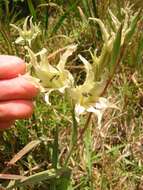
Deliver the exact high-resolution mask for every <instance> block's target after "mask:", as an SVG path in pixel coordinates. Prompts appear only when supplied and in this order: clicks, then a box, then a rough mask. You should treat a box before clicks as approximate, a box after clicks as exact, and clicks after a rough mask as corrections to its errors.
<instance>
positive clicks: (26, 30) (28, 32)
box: [10, 16, 41, 46]
mask: <svg viewBox="0 0 143 190" xmlns="http://www.w3.org/2000/svg"><path fill="white" fill-rule="evenodd" d="M28 21H29V22H28ZM28 23H29V25H28ZM10 25H11V26H12V27H14V28H15V29H16V30H17V31H18V32H19V37H18V38H17V39H16V41H15V43H16V44H25V42H28V44H29V46H31V42H32V40H34V39H35V38H36V37H37V36H38V35H39V34H40V33H41V31H40V29H39V25H40V23H39V24H38V25H37V24H33V22H32V17H31V18H29V16H28V17H26V19H25V21H24V24H23V27H22V28H20V27H18V26H16V25H15V24H10Z"/></svg>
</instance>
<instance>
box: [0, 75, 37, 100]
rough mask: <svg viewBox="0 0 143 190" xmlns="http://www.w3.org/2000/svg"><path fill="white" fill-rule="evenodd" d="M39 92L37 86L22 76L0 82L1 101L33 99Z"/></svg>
mask: <svg viewBox="0 0 143 190" xmlns="http://www.w3.org/2000/svg"><path fill="white" fill-rule="evenodd" d="M38 91H39V90H38V88H37V87H36V86H34V85H33V84H32V83H30V82H29V81H28V80H26V79H25V78H24V77H22V76H19V77H16V78H13V79H8V80H0V101H2V100H12V99H32V98H33V97H35V96H36V95H37V94H38Z"/></svg>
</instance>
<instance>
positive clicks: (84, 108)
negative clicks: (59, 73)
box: [69, 55, 115, 126]
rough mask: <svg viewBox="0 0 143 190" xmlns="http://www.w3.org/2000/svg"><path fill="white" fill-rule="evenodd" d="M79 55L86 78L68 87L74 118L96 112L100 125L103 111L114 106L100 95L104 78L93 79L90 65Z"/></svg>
mask: <svg viewBox="0 0 143 190" xmlns="http://www.w3.org/2000/svg"><path fill="white" fill-rule="evenodd" d="M79 57H80V59H81V61H82V62H83V64H84V66H85V69H86V79H85V82H84V83H83V84H82V85H79V86H76V87H74V88H71V89H69V91H70V96H71V98H72V100H73V102H74V104H75V116H76V120H77V121H79V116H80V115H81V114H84V113H85V112H93V113H94V114H96V116H97V118H98V125H99V126H100V125H101V119H102V116H103V113H104V111H105V110H106V109H107V108H109V107H115V106H114V105H112V104H110V103H109V101H108V100H107V99H106V98H103V97H100V96H101V93H102V92H103V90H104V88H105V85H106V80H105V79H103V80H101V81H99V82H97V81H95V80H94V72H93V69H92V65H91V64H90V63H89V62H88V61H87V60H86V59H85V58H83V57H82V56H81V55H79Z"/></svg>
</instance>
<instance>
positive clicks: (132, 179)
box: [0, 0, 143, 190]
mask: <svg viewBox="0 0 143 190" xmlns="http://www.w3.org/2000/svg"><path fill="white" fill-rule="evenodd" d="M127 3H130V4H133V5H134V6H133V10H134V11H137V10H138V9H139V8H140V9H141V10H142V9H143V1H142V0H51V1H50V0H35V1H34V0H0V53H1V54H11V55H18V56H20V57H22V58H23V59H25V51H24V49H23V47H21V46H18V45H16V44H15V43H13V42H14V41H15V38H16V36H17V33H16V32H15V31H14V30H13V29H12V28H11V27H10V25H9V24H10V23H15V24H18V25H19V24H21V23H23V20H24V19H25V17H26V16H28V15H31V16H33V20H34V21H35V22H39V21H40V22H41V28H42V35H41V37H40V39H38V40H39V41H40V43H41V44H42V46H44V47H46V48H47V50H48V53H49V54H50V55H51V62H52V63H53V64H55V63H56V62H57V60H58V58H59V55H60V52H61V51H62V48H63V47H65V46H67V45H69V44H71V43H76V44H78V49H77V52H76V53H75V54H74V55H73V56H71V57H70V59H69V63H68V66H67V67H68V69H69V70H70V71H71V72H72V74H73V75H74V76H75V78H77V81H78V83H79V84H80V83H82V81H83V78H84V72H83V69H82V67H81V63H80V62H79V60H78V59H77V54H79V53H80V54H82V55H83V56H84V57H86V58H87V59H89V60H90V59H91V57H90V54H89V49H90V50H92V49H94V48H97V49H98V50H99V51H100V49H101V47H102V37H101V31H100V29H99V27H98V25H96V24H94V23H93V22H89V20H88V18H89V17H97V18H100V19H101V20H102V21H104V22H105V23H106V22H107V20H108V8H110V9H111V10H112V11H113V12H114V14H115V15H117V17H118V18H119V19H122V18H121V8H122V7H125V5H126V4H127ZM142 31H143V14H142V12H141V14H140V20H139V22H138V25H137V28H136V32H135V34H134V36H133V39H132V41H131V43H130V45H129V47H128V49H127V51H126V54H125V56H124V58H123V60H122V63H121V64H120V66H119V67H118V70H117V73H116V75H115V76H114V79H113V80H112V84H111V86H110V88H109V89H108V91H107V93H106V96H108V97H109V96H112V98H113V100H114V102H119V105H120V111H108V112H106V114H105V115H104V119H103V123H102V128H101V129H98V128H97V126H96V124H97V122H96V118H95V117H94V116H92V118H91V121H90V122H91V123H90V126H88V127H86V126H85V125H84V121H85V119H84V118H83V119H82V121H81V124H80V126H78V129H77V133H78V140H77V144H76V145H75V147H74V151H73V153H72V155H70V157H69V160H68V163H67V162H66V160H67V155H68V152H69V147H70V143H71V137H70V136H71V133H72V131H73V130H72V118H71V108H70V106H69V105H68V103H66V101H65V99H64V98H63V97H61V96H60V94H58V93H55V92H54V93H53V94H52V97H51V101H52V104H53V106H52V107H49V106H47V105H46V104H45V103H44V101H43V97H42V95H39V97H37V100H36V106H35V112H34V114H33V116H32V118H30V119H29V120H23V121H17V122H16V123H15V125H14V126H13V127H12V128H11V129H8V130H6V131H1V132H0V173H1V174H0V179H1V180H0V183H1V189H19V190H25V189H29V190H39V189H42V190H46V189H49V190H73V189H74V190H143V78H142V76H143V65H142V64H143V32H142ZM35 48H36V47H35ZM53 52H54V54H53ZM73 63H74V64H73ZM79 73H80V74H82V73H83V77H81V78H79V77H78V76H79ZM84 129H86V130H84ZM24 147H25V148H24ZM23 148H24V149H23ZM19 151H20V152H19ZM18 152H19V154H17V153H18ZM12 158H13V159H12ZM11 159H12V160H11ZM10 160H11V161H10ZM4 174H5V175H4ZM12 174H13V175H12ZM20 176H32V177H31V178H29V179H28V182H20V180H21V179H20ZM22 179H23V178H22ZM15 180H16V182H15Z"/></svg>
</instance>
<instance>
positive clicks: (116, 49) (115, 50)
mask: <svg viewBox="0 0 143 190" xmlns="http://www.w3.org/2000/svg"><path fill="white" fill-rule="evenodd" d="M121 36H122V25H121V26H120V28H119V30H118V32H117V34H116V38H115V41H114V44H113V50H112V54H111V62H110V71H111V72H112V71H113V70H114V65H115V64H116V61H117V59H118V57H119V54H120V48H121Z"/></svg>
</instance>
